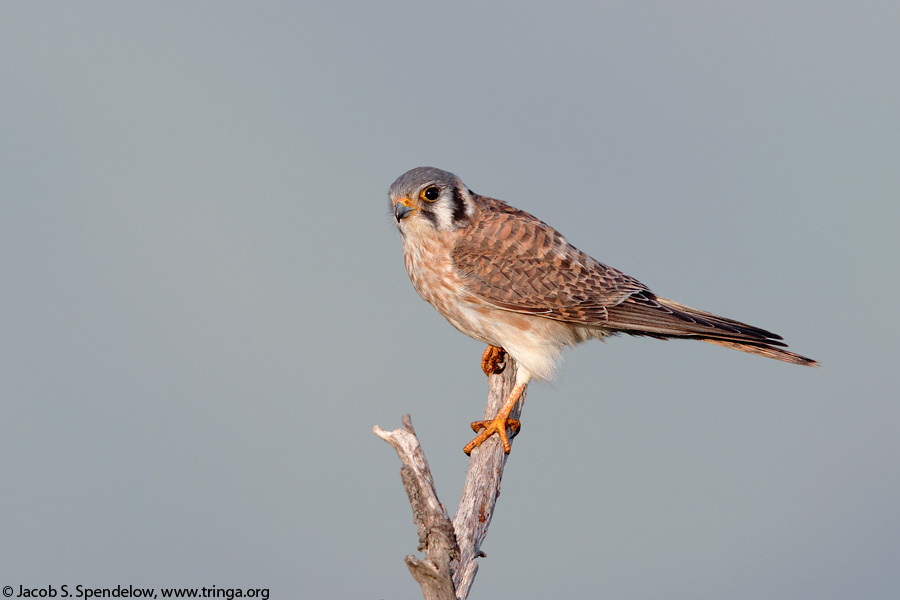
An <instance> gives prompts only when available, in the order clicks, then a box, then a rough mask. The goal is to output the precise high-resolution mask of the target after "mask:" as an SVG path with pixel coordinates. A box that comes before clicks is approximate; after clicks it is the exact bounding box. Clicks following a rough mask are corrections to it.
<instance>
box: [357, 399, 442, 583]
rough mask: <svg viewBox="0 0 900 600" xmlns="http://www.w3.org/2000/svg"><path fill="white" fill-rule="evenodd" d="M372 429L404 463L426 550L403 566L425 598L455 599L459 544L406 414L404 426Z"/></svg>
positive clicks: (421, 548)
mask: <svg viewBox="0 0 900 600" xmlns="http://www.w3.org/2000/svg"><path fill="white" fill-rule="evenodd" d="M372 431H373V432H375V435H377V436H378V437H380V438H381V439H383V440H385V441H386V442H387V443H389V444H390V445H391V446H393V447H394V449H395V450H396V451H397V455H398V456H399V457H400V462H401V463H402V465H403V466H402V467H401V468H400V478H401V479H402V480H403V487H404V488H406V494H407V495H408V496H409V504H410V506H411V507H412V511H413V521H414V522H415V523H416V528H417V529H418V532H419V548H418V549H419V551H420V552H425V560H424V561H421V560H419V559H418V558H416V557H415V556H413V555H409V556H407V557H406V558H405V560H406V566H407V567H408V568H409V572H410V573H412V576H413V578H415V580H416V581H417V582H418V583H419V585H420V586H421V588H422V594H423V596H424V597H425V599H426V600H456V594H455V592H454V589H453V581H452V579H451V572H450V564H451V562H452V561H453V560H455V559H457V558H458V556H459V546H458V545H457V543H456V535H455V534H454V532H453V524H452V523H451V522H450V517H449V516H448V515H447V511H446V510H445V509H444V505H443V504H441V503H440V501H439V500H438V497H437V492H436V491H435V489H434V479H433V478H432V476H431V470H430V469H429V468H428V461H427V460H426V459H425V452H424V451H423V450H422V447H421V446H420V445H419V439H418V438H417V437H416V432H415V429H413V426H412V422H411V421H410V418H409V415H403V429H395V430H394V431H390V432H387V431H384V430H382V429H381V428H380V427H378V425H376V426H375V427H374V428H373V429H372Z"/></svg>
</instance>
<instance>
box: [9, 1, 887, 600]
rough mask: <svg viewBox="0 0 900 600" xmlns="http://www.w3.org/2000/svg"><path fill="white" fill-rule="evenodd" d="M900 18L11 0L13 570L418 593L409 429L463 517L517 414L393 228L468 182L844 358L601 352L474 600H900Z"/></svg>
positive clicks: (502, 512) (870, 8)
mask: <svg viewBox="0 0 900 600" xmlns="http://www.w3.org/2000/svg"><path fill="white" fill-rule="evenodd" d="M898 30H900V8H898V5H897V3H896V1H885V2H866V1H863V2H783V1H778V2H770V1H765V0H764V1H761V2H753V3H742V4H737V3H718V2H679V3H657V2H650V3H642V2H576V3H553V4H552V5H551V3H536V2H492V3H485V2H458V3H449V2H447V3H442V4H428V3H417V2H391V1H388V2H355V3H319V5H317V6H313V5H311V3H302V4H301V3H297V4H292V3H224V2H216V3H144V4H141V5H138V4H135V3H114V2H110V3H90V2H79V3H31V2H28V3H25V2H19V3H13V2H6V3H3V5H2V8H0V80H2V82H3V83H2V86H3V93H2V97H0V103H2V110H0V130H2V134H0V277H2V282H3V293H2V296H0V303H2V311H0V402H2V419H0V432H2V433H0V509H2V510H0V515H2V516H0V539H2V540H3V543H2V544H0V585H12V586H18V585H25V586H26V587H27V586H31V587H39V586H46V585H51V584H52V585H56V586H59V585H61V584H64V583H65V584H68V585H70V586H74V585H76V584H79V583H80V584H84V585H89V586H108V585H112V586H115V585H116V584H122V585H128V584H133V585H148V586H156V587H170V586H197V587H199V586H203V585H206V586H208V587H209V586H211V585H216V586H217V587H219V588H225V587H238V586H240V587H268V588H270V589H271V590H272V597H273V598H339V599H342V598H371V599H379V598H385V599H392V598H417V597H419V590H418V586H416V584H415V583H414V582H413V580H412V578H411V577H410V576H409V574H408V572H407V570H406V568H405V566H404V564H403V562H402V559H403V556H404V555H406V554H409V553H412V552H414V551H415V547H416V543H417V540H416V532H415V528H414V527H413V525H412V521H411V516H410V510H409V506H408V504H407V501H406V498H405V494H404V492H403V488H402V486H401V484H400V478H399V476H398V470H399V463H398V461H397V458H396V455H395V454H394V452H393V450H392V449H391V448H390V447H389V446H387V445H386V444H385V443H384V442H382V441H380V440H378V439H377V438H376V437H375V436H374V435H372V433H371V428H372V426H373V425H375V424H378V425H380V426H381V427H383V428H387V429H392V428H394V427H397V426H398V425H399V423H400V416H401V415H402V414H403V413H405V412H410V413H411V414H412V418H413V423H414V424H415V425H416V428H417V431H418V433H419V436H420V438H421V440H422V443H423V445H424V447H425V450H426V452H427V455H428V458H429V460H430V462H431V465H432V467H433V471H434V475H435V479H436V483H437V486H438V492H439V494H440V497H441V499H442V501H443V502H444V503H445V504H446V505H447V506H448V508H449V510H450V511H451V513H452V512H453V510H454V509H455V506H456V503H457V501H458V498H459V493H460V491H461V486H462V481H463V478H464V475H465V469H466V465H467V461H466V457H465V456H464V454H463V453H462V446H463V445H464V444H465V443H466V442H467V441H468V440H469V439H470V438H471V435H472V434H471V431H470V430H469V429H468V423H469V421H471V420H473V419H475V418H479V416H480V415H481V413H482V410H483V406H484V398H485V393H486V385H485V380H484V376H483V375H482V374H481V371H480V369H479V357H480V354H481V351H482V349H483V348H482V346H481V345H480V344H479V343H477V342H475V341H473V340H470V339H468V338H466V337H465V336H463V335H461V334H459V333H458V332H456V331H455V330H453V329H452V328H451V327H450V326H449V325H448V324H447V323H446V322H444V320H443V319H442V318H440V317H439V316H438V315H437V313H436V312H434V310H433V309H431V307H429V306H428V305H426V304H425V303H424V302H422V301H421V300H420V299H419V298H418V296H417V295H416V294H415V292H414V291H413V289H412V286H411V284H410V283H409V280H408V277H407V275H406V272H405V270H404V268H403V262H402V259H401V249H400V239H399V235H398V234H397V233H396V231H395V227H394V225H393V224H392V222H391V219H390V215H389V213H388V211H387V196H386V194H387V188H388V186H389V185H390V184H391V182H392V181H393V180H394V179H395V178H396V177H397V176H398V175H400V174H401V173H403V172H404V171H406V170H408V169H410V168H412V167H415V166H419V165H434V166H438V167H441V168H444V169H447V170H450V171H453V172H454V173H456V174H458V175H459V176H460V177H462V179H463V181H465V182H466V183H467V185H469V186H470V187H471V188H472V189H474V190H475V191H477V192H479V193H482V194H487V195H492V196H495V197H498V198H501V199H504V200H507V201H509V202H511V203H513V204H515V205H516V206H518V207H520V208H523V209H525V210H529V211H530V212H533V213H534V214H536V215H538V216H539V217H541V218H542V219H543V220H545V221H547V222H549V223H550V224H551V225H553V226H554V227H556V228H557V229H559V230H560V231H562V232H563V234H564V235H566V236H567V238H568V239H569V240H570V241H571V242H573V243H574V244H575V245H577V246H578V247H579V248H581V249H582V250H584V251H586V252H588V253H589V254H591V255H593V256H594V257H596V258H597V259H599V260H601V261H603V262H605V263H607V264H610V265H612V266H615V267H617V268H619V269H622V270H624V271H625V272H627V273H629V274H630V275H633V276H635V277H637V278H638V279H640V280H641V281H643V282H644V283H645V284H647V285H648V286H650V287H651V288H652V289H653V290H654V291H656V292H657V293H659V294H660V295H663V296H666V297H670V298H673V299H676V300H678V301H681V302H684V303H686V304H689V305H692V306H696V307H697V308H701V309H705V310H709V311H713V312H717V313H720V314H724V315H726V316H729V317H733V318H737V319H741V320H744V321H747V322H749V323H752V324H754V325H759V326H762V327H765V328H768V329H771V330H773V331H776V332H778V333H780V334H782V335H784V336H785V338H786V339H787V341H788V342H789V343H790V344H791V348H792V349H794V350H796V351H798V352H800V353H802V354H806V355H809V356H812V357H814V358H816V359H819V360H820V361H822V363H823V367H822V368H821V369H818V370H813V369H803V368H800V367H796V366H792V365H788V364H783V363H778V362H775V361H770V360H765V359H762V358H759V357H755V356H750V355H747V354H743V353H738V352H732V351H728V350H725V349H722V348H718V347H715V346H711V345H708V344H699V343H689V342H675V341H670V342H665V343H664V342H658V341H654V340H646V339H631V338H628V339H625V338H618V339H614V340H612V341H610V342H609V343H608V344H601V343H597V342H595V343H591V344H588V345H585V346H583V347H580V348H578V349H576V350H573V351H570V352H569V353H568V354H567V357H566V361H565V362H564V364H563V367H562V373H561V376H560V378H559V379H558V380H556V381H555V382H553V383H551V384H539V385H533V386H531V389H530V390H529V395H528V400H527V402H526V406H525V411H524V415H523V418H524V425H523V433H522V435H521V436H520V437H519V438H518V439H517V441H516V445H515V448H514V451H513V454H512V456H511V459H510V462H509V464H508V468H507V472H506V477H505V479H504V482H503V495H502V496H501V498H500V502H499V504H498V507H497V512H496V515H495V518H494V522H493V525H492V527H491V530H490V533H489V536H488V539H487V542H486V544H485V546H484V550H485V552H486V553H487V558H484V559H482V560H481V569H480V571H479V574H478V577H477V578H476V580H475V586H474V588H473V592H472V598H489V597H495V598H496V597H508V598H522V599H531V598H535V599H537V598H565V597H596V598H631V599H645V598H646V599H650V598H686V599H687V598H690V599H704V598H709V599H721V598H729V599H738V600H741V599H757V598H817V599H830V598H834V599H838V598H842V599H843V598H867V599H877V598H895V597H896V593H897V592H896V590H897V589H898V588H900V569H898V568H897V566H898V564H900V510H898V506H900V401H898V396H900V394H898V374H897V371H898V369H897V364H896V363H897V359H898V355H900V352H898V351H900V334H898V329H897V326H896V324H895V323H894V318H893V317H891V316H890V315H892V314H895V312H896V310H897V305H898V301H900V285H898V276H897V271H898V255H900V242H898V239H900V235H898V230H900V227H898V226H900V208H898V204H900V203H898V199H900V168H898V165H900V114H898V112H900V109H898V107H900V67H898V64H900V62H898V57H900V36H898V35H897V32H898ZM16 589H18V588H16ZM70 589H71V587H70Z"/></svg>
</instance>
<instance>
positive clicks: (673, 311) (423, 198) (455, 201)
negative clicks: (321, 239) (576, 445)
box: [389, 167, 818, 454]
mask: <svg viewBox="0 0 900 600" xmlns="http://www.w3.org/2000/svg"><path fill="white" fill-rule="evenodd" d="M389 196H390V204H391V210H392V211H393V214H394V217H395V218H396V219H397V227H398V228H399V230H400V234H401V237H402V238H403V258H404V262H405V264H406V270H407V272H408V273H409V278H410V279H411V280H412V284H413V287H415V289H416V291H417V292H418V293H419V295H420V296H421V297H422V298H423V299H424V300H425V301H427V302H428V303H429V304H431V305H432V306H433V307H434V308H435V309H437V311H438V312H439V313H441V314H442V315H443V316H444V318H445V319H447V320H448V321H449V322H450V324H451V325H453V326H454V327H456V328H457V329H458V330H460V331H461V332H463V333H465V334H466V335H468V336H470V337H472V338H475V339H476V340H479V341H481V342H484V343H486V344H487V345H488V347H487V349H486V350H485V352H484V354H483V355H482V369H483V370H484V372H485V374H487V375H490V374H491V373H494V372H499V370H502V368H501V365H502V362H503V359H504V353H509V355H510V356H512V357H513V358H514V359H515V361H516V363H518V367H519V368H518V371H517V373H516V380H515V385H514V387H513V389H512V391H511V392H510V394H509V397H508V398H507V399H506V401H505V402H504V404H503V406H502V408H501V409H500V410H499V411H498V412H497V415H496V416H495V417H494V418H493V419H492V420H490V421H475V422H474V423H472V429H473V430H474V431H475V432H476V433H478V435H477V436H476V437H475V439H473V440H472V441H471V442H469V443H468V444H467V445H466V446H465V448H464V449H463V450H464V451H465V453H466V454H469V453H470V452H472V450H473V449H474V448H476V447H477V446H479V445H481V444H482V442H484V441H485V440H487V439H488V438H489V437H490V436H492V435H493V434H495V433H496V434H497V435H498V436H500V441H501V443H502V445H503V449H504V450H505V451H506V453H507V454H508V453H509V451H510V444H509V437H508V434H507V427H509V429H510V430H511V431H512V432H513V433H515V432H517V431H518V429H519V422H518V421H516V420H513V419H510V418H509V414H510V412H511V411H512V409H513V408H514V407H515V405H516V403H517V402H518V400H519V398H520V396H521V395H522V392H523V390H524V389H525V386H526V385H528V382H529V381H530V380H531V379H533V378H534V379H538V380H545V379H549V378H550V377H551V376H552V375H553V372H554V370H555V369H556V366H557V364H558V362H559V359H560V355H561V353H562V350H563V348H565V347H566V346H572V345H576V344H580V343H582V342H585V341H587V340H589V339H600V338H604V337H607V336H611V335H616V334H620V333H627V334H629V335H635V336H647V337H652V338H657V339H663V340H664V339H670V338H679V339H693V340H700V341H703V342H709V343H711V344H717V345H719V346H725V347H726V348H733V349H735V350H741V351H743V352H749V353H751V354H758V355H760V356H766V357H768V358H774V359H777V360H782V361H785V362H789V363H793V364H796V365H806V366H817V365H818V363H817V362H816V361H815V360H813V359H811V358H806V357H805V356H800V355H799V354H794V353H793V352H789V351H788V350H785V348H786V347H787V345H786V344H785V343H784V342H782V341H781V340H782V338H781V336H779V335H776V334H774V333H772V332H770V331H766V330H765V329H761V328H759V327H754V326H752V325H747V324H746V323H741V322H740V321H735V320H733V319H727V318H725V317H720V316H717V315H714V314H712V313H708V312H704V311H701V310H697V309H694V308H691V307H689V306H685V305H684V304H680V303H678V302H675V301H673V300H669V299H667V298H662V297H660V296H657V295H656V294H654V293H653V292H651V291H650V289H649V288H648V287H647V286H645V285H644V284H642V283H641V282H640V281H638V280H637V279H634V278H633V277H630V276H628V275H626V274H624V273H622V272H621V271H618V270H616V269H614V268H612V267H608V266H606V265H604V264H603V263H600V262H599V261H597V260H595V259H593V258H591V257H590V256H588V255H587V254H585V253H584V252H582V251H581V250H579V249H578V248H576V247H575V246H573V245H571V244H569V243H568V242H567V241H566V240H565V238H563V236H562V235H560V233H559V232H558V231H556V230H555V229H553V228H552V227H550V226H549V225H547V224H546V223H544V222H543V221H541V220H539V219H538V218H536V217H534V216H532V215H530V214H528V213H527V212H525V211H522V210H519V209H517V208H514V207H512V206H510V205H509V204H506V203H505V202H503V201H501V200H496V199H494V198H488V197H486V196H480V195H478V194H476V193H475V192H473V191H472V190H470V189H469V188H468V187H466V185H465V184H464V183H463V182H462V181H461V180H460V179H459V178H458V177H457V176H456V175H454V174H453V173H448V172H447V171H442V170H440V169H436V168H434V167H418V168H416V169H412V170H411V171H408V172H406V173H404V174H403V175H401V176H400V177H399V178H398V179H397V180H396V181H395V182H394V183H393V184H392V185H391V189H390V192H389Z"/></svg>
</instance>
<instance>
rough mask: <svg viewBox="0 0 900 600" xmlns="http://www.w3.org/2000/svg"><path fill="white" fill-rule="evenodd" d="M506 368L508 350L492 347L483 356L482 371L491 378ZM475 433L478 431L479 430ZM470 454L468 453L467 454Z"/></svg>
mask: <svg viewBox="0 0 900 600" xmlns="http://www.w3.org/2000/svg"><path fill="white" fill-rule="evenodd" d="M505 368H506V350H504V349H503V348H498V347H497V346H490V345H488V347H487V348H486V349H485V351H484V354H482V355H481V370H482V371H484V374H485V375H487V376H488V377H490V376H491V375H496V374H498V373H502V372H503V369H505ZM475 431H478V430H477V429H476V430H475ZM467 454H468V453H467Z"/></svg>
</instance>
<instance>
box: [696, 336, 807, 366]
mask: <svg viewBox="0 0 900 600" xmlns="http://www.w3.org/2000/svg"><path fill="white" fill-rule="evenodd" d="M702 341H704V342H708V343H710V344H716V345H717V346H725V347H726V348H731V349H733V350H740V351H741V352H749V353H750V354H759V355H760V356H765V357H766V358H774V359H775V360H783V361H784V362H789V363H792V364H795V365H803V366H806V367H818V366H819V361H816V360H813V359H811V358H807V357H805V356H801V355H799V354H795V353H793V352H788V351H787V350H783V349H781V348H775V347H773V346H772V345H771V344H769V345H766V344H748V343H746V342H734V341H731V340H718V339H712V338H707V339H703V340H702Z"/></svg>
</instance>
